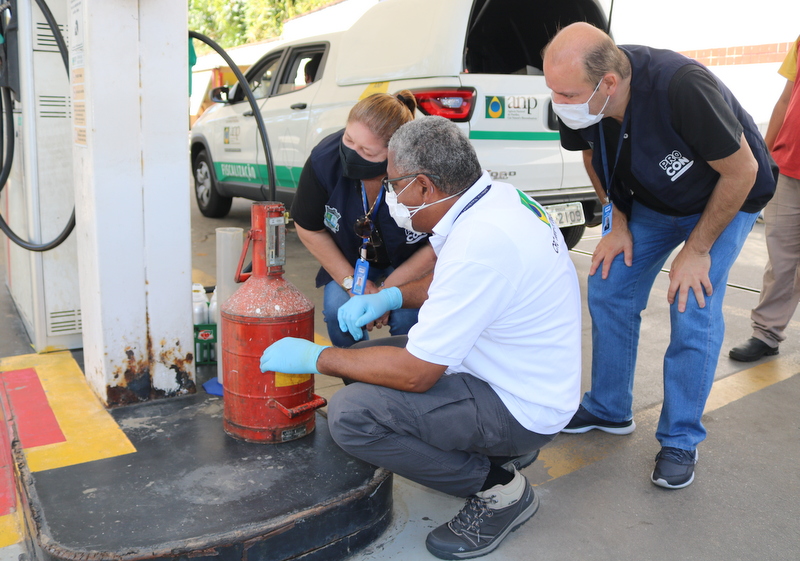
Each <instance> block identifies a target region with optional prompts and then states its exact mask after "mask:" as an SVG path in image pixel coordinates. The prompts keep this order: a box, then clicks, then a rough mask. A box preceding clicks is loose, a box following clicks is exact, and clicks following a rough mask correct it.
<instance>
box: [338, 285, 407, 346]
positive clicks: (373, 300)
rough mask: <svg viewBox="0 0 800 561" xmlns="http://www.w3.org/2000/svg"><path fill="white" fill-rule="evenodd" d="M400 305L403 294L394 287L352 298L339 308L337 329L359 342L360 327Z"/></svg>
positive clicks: (361, 333)
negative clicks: (346, 332) (347, 332)
mask: <svg viewBox="0 0 800 561" xmlns="http://www.w3.org/2000/svg"><path fill="white" fill-rule="evenodd" d="M402 305H403V293H402V292H400V289H399V288H397V287H396V286H392V287H390V288H384V289H383V290H381V291H380V292H378V293H376V294H364V295H363V296H353V297H352V298H350V300H348V301H347V302H346V303H345V304H344V306H342V307H341V308H339V313H338V318H339V329H341V330H342V331H349V332H350V335H352V336H353V339H355V340H356V341H360V340H361V337H362V336H363V331H362V329H361V328H362V327H364V326H365V325H367V324H368V323H369V322H371V321H375V320H376V319H378V318H379V317H381V316H382V315H383V314H385V313H386V312H389V311H391V310H397V309H398V308H400V307H401V306H402Z"/></svg>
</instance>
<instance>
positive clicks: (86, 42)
mask: <svg viewBox="0 0 800 561" xmlns="http://www.w3.org/2000/svg"><path fill="white" fill-rule="evenodd" d="M69 2H70V10H71V14H70V41H69V45H70V67H71V77H70V79H71V85H72V100H73V101H72V103H73V125H74V126H73V129H74V140H73V145H74V148H73V151H74V158H75V160H74V161H75V166H74V178H75V202H76V218H77V227H76V233H77V243H78V255H79V278H80V293H81V309H82V316H83V318H82V319H83V344H84V362H85V371H86V377H87V379H88V380H89V383H90V385H91V386H92V388H93V389H94V391H95V392H96V393H97V394H98V395H99V396H100V398H101V399H103V400H104V401H105V403H106V404H107V405H119V404H124V403H131V402H135V401H142V400H146V399H150V398H154V397H165V396H172V395H177V394H181V393H189V392H194V390H195V383H194V377H195V368H194V336H193V330H192V315H191V237H190V214H189V204H190V189H189V177H190V168H189V156H188V141H187V139H188V125H189V120H188V119H189V117H188V113H189V111H188V102H189V98H188V91H189V90H188V88H189V86H188V38H187V33H188V30H187V4H186V1H185V0H115V1H114V2H109V1H108V0H69Z"/></svg>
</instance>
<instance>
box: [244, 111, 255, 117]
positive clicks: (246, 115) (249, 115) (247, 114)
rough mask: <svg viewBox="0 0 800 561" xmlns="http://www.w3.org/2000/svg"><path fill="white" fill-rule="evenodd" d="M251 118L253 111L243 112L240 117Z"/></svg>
mask: <svg viewBox="0 0 800 561" xmlns="http://www.w3.org/2000/svg"><path fill="white" fill-rule="evenodd" d="M252 116H253V111H252V110H251V111H245V112H244V113H242V117H252Z"/></svg>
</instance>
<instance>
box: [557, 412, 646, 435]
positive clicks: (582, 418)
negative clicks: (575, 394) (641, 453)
mask: <svg viewBox="0 0 800 561" xmlns="http://www.w3.org/2000/svg"><path fill="white" fill-rule="evenodd" d="M592 429H597V430H601V431H603V432H608V433H611V434H630V433H632V432H633V431H634V429H636V423H634V422H633V419H631V420H629V421H623V422H621V423H612V422H611V421H604V420H603V419H601V418H600V417H597V416H595V415H592V414H591V413H589V412H588V411H587V410H586V409H584V407H583V405H581V406H579V407H578V410H577V411H576V412H575V414H574V415H573V416H572V420H571V421H570V422H569V423H567V426H566V427H564V428H563V429H561V432H566V433H569V434H579V433H583V432H589V431H590V430H592Z"/></svg>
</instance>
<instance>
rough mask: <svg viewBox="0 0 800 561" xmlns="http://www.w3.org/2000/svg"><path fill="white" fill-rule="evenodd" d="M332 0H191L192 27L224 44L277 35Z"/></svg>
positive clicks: (226, 45) (242, 42)
mask: <svg viewBox="0 0 800 561" xmlns="http://www.w3.org/2000/svg"><path fill="white" fill-rule="evenodd" d="M331 3H332V0H189V29H191V30H192V31H197V32H199V33H202V34H204V35H208V36H209V37H211V38H212V39H214V40H215V41H216V42H217V43H219V44H220V45H222V46H223V47H226V48H227V47H233V46H236V45H242V44H244V43H249V42H254V41H263V40H265V39H270V38H273V37H277V36H278V35H280V34H281V31H282V29H283V22H284V21H286V20H287V19H289V18H292V17H295V16H298V15H301V14H304V13H306V12H309V11H311V10H315V9H317V8H320V7H323V6H325V5H327V4H331Z"/></svg>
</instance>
